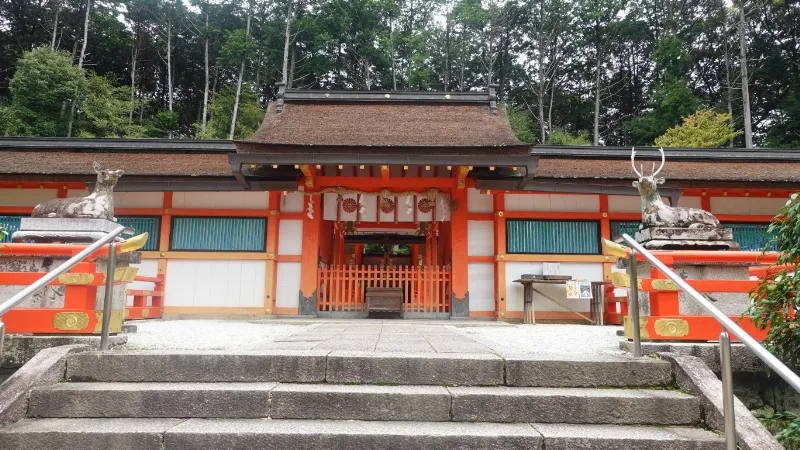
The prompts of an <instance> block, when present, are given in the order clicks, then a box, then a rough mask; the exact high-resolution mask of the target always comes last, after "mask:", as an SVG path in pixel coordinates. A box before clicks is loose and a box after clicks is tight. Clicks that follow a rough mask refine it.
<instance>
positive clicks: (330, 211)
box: [322, 192, 339, 220]
mask: <svg viewBox="0 0 800 450" xmlns="http://www.w3.org/2000/svg"><path fill="white" fill-rule="evenodd" d="M338 208H339V202H337V201H336V194H334V193H331V192H327V193H325V194H322V220H336V210H337V209H338Z"/></svg>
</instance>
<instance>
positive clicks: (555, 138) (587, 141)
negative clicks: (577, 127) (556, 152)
mask: <svg viewBox="0 0 800 450" xmlns="http://www.w3.org/2000/svg"><path fill="white" fill-rule="evenodd" d="M547 143H548V144H551V145H592V140H591V138H590V137H589V132H588V131H586V130H584V131H581V132H579V133H577V134H572V133H569V132H567V131H564V130H563V129H561V128H556V129H555V130H553V131H552V132H551V133H550V134H549V135H548V136H547Z"/></svg>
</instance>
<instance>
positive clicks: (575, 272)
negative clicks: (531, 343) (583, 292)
mask: <svg viewBox="0 0 800 450" xmlns="http://www.w3.org/2000/svg"><path fill="white" fill-rule="evenodd" d="M527 273H530V274H541V273H542V263H540V262H508V263H506V310H508V311H522V310H523V292H522V285H521V284H519V283H514V280H518V279H519V278H520V277H521V276H522V274H527ZM561 274H562V275H572V279H573V280H588V281H602V280H603V264H602V263H564V262H562V263H561ZM536 289H538V290H540V291H542V292H544V293H546V294H547V295H549V296H551V297H553V298H555V299H556V300H559V301H561V302H562V303H564V304H565V305H567V306H569V307H570V308H572V309H575V310H576V311H581V312H583V311H589V300H577V299H567V294H566V287H565V286H564V285H539V286H537V287H536ZM533 302H534V303H533V307H534V310H536V311H568V310H567V309H564V308H562V307H561V306H559V305H557V304H555V303H553V302H551V301H550V300H548V299H546V298H541V296H539V295H537V294H536V293H534V299H533Z"/></svg>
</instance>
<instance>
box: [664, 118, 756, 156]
mask: <svg viewBox="0 0 800 450" xmlns="http://www.w3.org/2000/svg"><path fill="white" fill-rule="evenodd" d="M730 119H731V116H730V115H728V114H720V113H717V112H714V111H697V112H696V113H694V114H692V115H691V116H688V117H684V119H683V124H681V125H679V126H676V127H673V128H670V129H669V130H667V132H666V133H664V134H663V135H662V136H659V137H657V138H656V140H655V144H656V145H657V146H659V147H698V148H714V147H722V146H723V145H725V144H727V143H728V142H729V141H730V140H731V139H733V138H734V137H736V136H739V135H740V134H742V132H741V131H737V130H736V129H734V127H733V123H731V120H730Z"/></svg>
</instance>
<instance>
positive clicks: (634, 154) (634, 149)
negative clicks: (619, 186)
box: [631, 147, 644, 178]
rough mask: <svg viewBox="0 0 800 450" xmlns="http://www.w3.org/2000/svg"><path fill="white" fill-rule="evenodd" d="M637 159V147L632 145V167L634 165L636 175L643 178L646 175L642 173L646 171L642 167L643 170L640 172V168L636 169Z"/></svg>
mask: <svg viewBox="0 0 800 450" xmlns="http://www.w3.org/2000/svg"><path fill="white" fill-rule="evenodd" d="M635 160H636V147H631V167H633V172H634V173H635V174H636V175H639V178H642V177H643V176H644V175H642V172H644V169H642V172H639V171H638V170H636V164H635Z"/></svg>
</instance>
